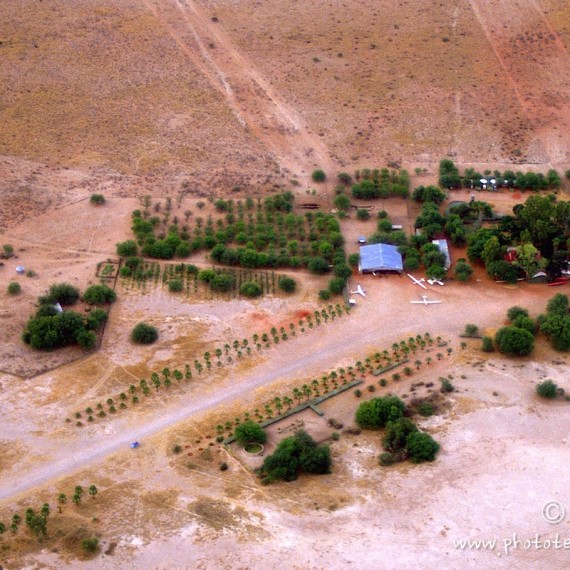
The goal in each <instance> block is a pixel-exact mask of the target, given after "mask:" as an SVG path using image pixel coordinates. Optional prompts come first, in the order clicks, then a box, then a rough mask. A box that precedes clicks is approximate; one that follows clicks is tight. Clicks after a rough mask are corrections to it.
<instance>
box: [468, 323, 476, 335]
mask: <svg viewBox="0 0 570 570" xmlns="http://www.w3.org/2000/svg"><path fill="white" fill-rule="evenodd" d="M478 334H479V327H478V326H477V325H474V324H472V323H468V324H466V325H465V335H466V336H477V335H478Z"/></svg>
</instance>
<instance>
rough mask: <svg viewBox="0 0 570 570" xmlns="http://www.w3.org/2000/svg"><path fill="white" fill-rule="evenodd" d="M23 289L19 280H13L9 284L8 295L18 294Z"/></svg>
mask: <svg viewBox="0 0 570 570" xmlns="http://www.w3.org/2000/svg"><path fill="white" fill-rule="evenodd" d="M21 291H22V287H21V285H20V284H19V283H18V282H16V281H12V282H11V283H9V284H8V295H17V294H18V293H20V292H21Z"/></svg>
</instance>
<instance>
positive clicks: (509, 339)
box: [495, 325, 534, 356]
mask: <svg viewBox="0 0 570 570" xmlns="http://www.w3.org/2000/svg"><path fill="white" fill-rule="evenodd" d="M495 344H496V345H497V348H498V350H499V352H502V353H503V354H506V355H508V356H528V355H529V354H530V353H531V352H532V351H533V349H534V336H533V335H532V334H531V333H529V332H528V331H527V330H524V329H519V328H518V327H514V326H512V325H511V326H507V327H502V328H500V329H499V330H498V331H497V334H496V335H495Z"/></svg>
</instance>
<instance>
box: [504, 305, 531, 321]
mask: <svg viewBox="0 0 570 570" xmlns="http://www.w3.org/2000/svg"><path fill="white" fill-rule="evenodd" d="M518 317H528V311H527V310H526V309H525V308H523V307H519V306H517V305H515V306H514V307H511V308H510V309H509V310H508V311H507V319H509V321H510V322H511V323H512V322H513V321H514V320H515V319H516V318H518Z"/></svg>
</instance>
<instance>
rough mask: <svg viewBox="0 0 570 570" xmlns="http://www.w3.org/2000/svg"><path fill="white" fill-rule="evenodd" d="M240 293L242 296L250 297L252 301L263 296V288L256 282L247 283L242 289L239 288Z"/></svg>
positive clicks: (243, 284)
mask: <svg viewBox="0 0 570 570" xmlns="http://www.w3.org/2000/svg"><path fill="white" fill-rule="evenodd" d="M239 292H240V295H243V296H244V297H249V298H250V299H253V298H255V297H260V296H261V295H262V294H263V290H262V289H261V286H260V285H259V283H256V282H255V281H246V282H245V283H242V285H241V287H240V288H239Z"/></svg>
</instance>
